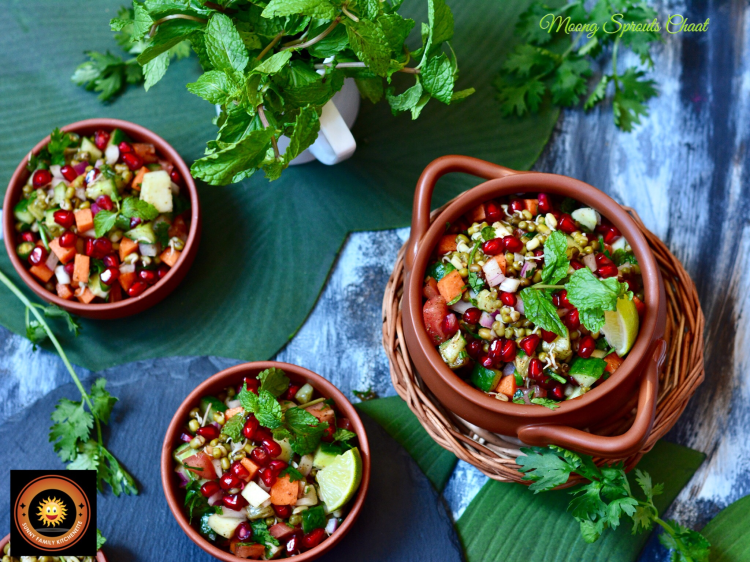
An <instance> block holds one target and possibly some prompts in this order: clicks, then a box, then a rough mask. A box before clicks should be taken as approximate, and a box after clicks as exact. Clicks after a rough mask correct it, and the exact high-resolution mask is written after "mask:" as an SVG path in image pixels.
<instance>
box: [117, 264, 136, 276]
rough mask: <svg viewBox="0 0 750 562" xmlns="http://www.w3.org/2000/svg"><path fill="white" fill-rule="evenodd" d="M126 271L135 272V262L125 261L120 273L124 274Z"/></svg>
mask: <svg viewBox="0 0 750 562" xmlns="http://www.w3.org/2000/svg"><path fill="white" fill-rule="evenodd" d="M126 273H135V264H134V263H124V264H122V265H121V266H120V274H122V275H124V274H126Z"/></svg>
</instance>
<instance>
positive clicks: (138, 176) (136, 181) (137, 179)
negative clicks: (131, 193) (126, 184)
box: [130, 166, 150, 191]
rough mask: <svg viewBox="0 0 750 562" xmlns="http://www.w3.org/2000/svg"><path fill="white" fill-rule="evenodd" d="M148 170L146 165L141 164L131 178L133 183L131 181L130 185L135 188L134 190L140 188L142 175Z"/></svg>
mask: <svg viewBox="0 0 750 562" xmlns="http://www.w3.org/2000/svg"><path fill="white" fill-rule="evenodd" d="M149 172H150V170H149V169H148V168H146V166H143V167H142V168H141V169H140V170H138V173H137V174H136V175H135V177H134V178H133V183H131V184H130V185H131V187H132V188H133V189H135V190H136V191H140V190H141V184H142V183H143V176H145V175H146V174H148V173H149Z"/></svg>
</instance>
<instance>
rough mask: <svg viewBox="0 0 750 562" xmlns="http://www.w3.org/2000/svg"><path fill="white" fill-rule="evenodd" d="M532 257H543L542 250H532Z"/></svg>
mask: <svg viewBox="0 0 750 562" xmlns="http://www.w3.org/2000/svg"><path fill="white" fill-rule="evenodd" d="M534 257H535V258H542V257H544V250H534ZM542 265H544V260H542Z"/></svg>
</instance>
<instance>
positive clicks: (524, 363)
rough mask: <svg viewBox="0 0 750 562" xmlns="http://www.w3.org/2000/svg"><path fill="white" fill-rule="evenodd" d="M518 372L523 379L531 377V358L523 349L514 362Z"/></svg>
mask: <svg viewBox="0 0 750 562" xmlns="http://www.w3.org/2000/svg"><path fill="white" fill-rule="evenodd" d="M514 363H515V366H516V371H517V372H518V374H519V375H521V377H523V378H526V377H527V376H528V375H529V363H531V357H529V356H528V355H526V352H525V351H524V350H523V349H519V350H518V353H516V359H515V361H514Z"/></svg>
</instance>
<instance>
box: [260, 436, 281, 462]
mask: <svg viewBox="0 0 750 562" xmlns="http://www.w3.org/2000/svg"><path fill="white" fill-rule="evenodd" d="M263 448H264V449H265V450H266V452H267V453H268V454H269V455H270V456H271V457H272V458H276V457H278V456H279V455H280V454H281V445H279V444H278V443H277V442H276V441H274V440H273V439H264V440H263Z"/></svg>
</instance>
